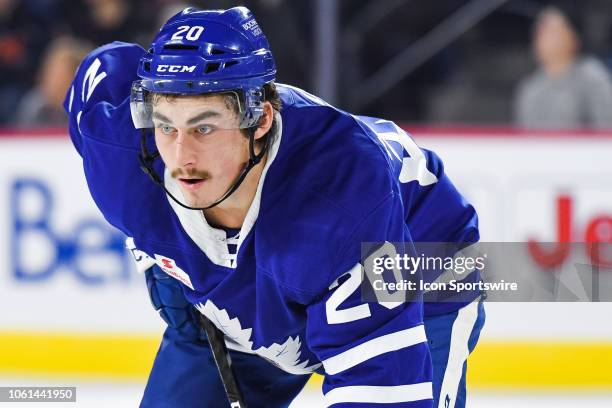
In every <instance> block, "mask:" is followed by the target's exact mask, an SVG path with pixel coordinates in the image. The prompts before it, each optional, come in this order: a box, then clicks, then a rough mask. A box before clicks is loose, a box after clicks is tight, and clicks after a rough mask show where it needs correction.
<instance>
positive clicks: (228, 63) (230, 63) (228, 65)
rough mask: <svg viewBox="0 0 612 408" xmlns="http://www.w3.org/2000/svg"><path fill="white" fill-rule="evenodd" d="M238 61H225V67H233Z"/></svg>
mask: <svg viewBox="0 0 612 408" xmlns="http://www.w3.org/2000/svg"><path fill="white" fill-rule="evenodd" d="M237 63H238V61H228V62H226V63H225V68H229V67H232V66H234V65H236V64H237Z"/></svg>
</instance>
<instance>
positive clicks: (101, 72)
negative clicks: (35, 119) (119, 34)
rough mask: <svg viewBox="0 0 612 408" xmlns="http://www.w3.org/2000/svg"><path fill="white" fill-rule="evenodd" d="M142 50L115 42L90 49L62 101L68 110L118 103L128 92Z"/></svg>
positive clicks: (128, 44)
mask: <svg viewBox="0 0 612 408" xmlns="http://www.w3.org/2000/svg"><path fill="white" fill-rule="evenodd" d="M143 54H144V49H143V48H142V47H141V46H139V45H137V44H131V43H125V42H119V41H115V42H112V43H109V44H106V45H103V46H101V47H98V48H96V49H95V50H93V51H92V52H90V53H89V54H88V55H87V56H86V57H85V58H84V59H83V61H82V62H81V64H80V65H79V68H78V69H77V72H76V75H75V77H74V80H73V82H72V84H71V87H70V89H69V93H68V95H67V98H66V101H65V108H66V111H67V112H69V113H70V112H73V111H77V112H80V111H84V110H86V109H87V108H88V107H90V106H93V105H95V104H96V103H97V102H101V101H104V102H108V103H110V104H112V105H115V106H116V105H118V104H120V103H121V102H122V101H123V100H124V99H125V98H126V97H127V96H129V93H130V85H131V83H132V82H133V81H134V80H135V79H136V71H137V68H138V63H139V61H140V58H141V57H142V55H143Z"/></svg>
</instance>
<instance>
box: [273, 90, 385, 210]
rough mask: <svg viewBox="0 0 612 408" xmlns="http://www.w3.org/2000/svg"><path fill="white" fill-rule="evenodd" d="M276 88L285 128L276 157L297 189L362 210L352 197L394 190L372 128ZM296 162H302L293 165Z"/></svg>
mask: <svg viewBox="0 0 612 408" xmlns="http://www.w3.org/2000/svg"><path fill="white" fill-rule="evenodd" d="M278 89H279V94H280V95H281V100H282V104H283V109H282V111H281V116H282V121H283V126H282V129H283V130H282V141H281V145H280V148H279V152H278V155H277V160H279V159H280V160H279V161H282V162H287V164H288V166H289V167H290V168H289V169H288V170H289V171H290V172H291V173H292V174H294V176H295V178H294V179H295V180H300V182H299V184H300V186H301V187H303V188H310V189H312V190H314V191H316V192H317V193H318V194H319V195H322V196H325V197H326V199H327V200H329V201H331V202H334V203H336V204H337V205H339V206H343V207H345V208H349V207H350V208H355V207H363V210H364V211H365V210H366V209H367V206H368V202H367V200H361V201H356V200H355V199H354V197H355V196H360V195H363V194H367V193H370V194H371V195H372V196H380V195H381V194H385V193H389V192H390V191H391V190H392V189H393V185H394V184H395V182H394V179H393V174H392V169H391V167H390V162H389V159H388V157H387V154H386V153H385V149H384V147H383V146H382V145H381V142H380V140H379V137H378V135H377V133H376V129H373V128H371V127H369V126H368V124H367V123H366V122H364V121H363V119H362V118H360V117H358V116H355V115H353V114H350V113H348V112H346V111H343V110H341V109H338V108H336V107H334V106H332V105H330V104H328V103H327V102H325V101H324V100H322V99H320V98H318V97H316V96H314V95H312V94H310V93H308V92H306V91H303V90H301V89H299V88H295V87H291V86H287V85H280V86H279V87H278ZM298 162H299V163H302V164H303V165H301V166H295V165H294V164H295V163H298ZM332 175H333V177H332ZM359 215H363V213H361V212H359Z"/></svg>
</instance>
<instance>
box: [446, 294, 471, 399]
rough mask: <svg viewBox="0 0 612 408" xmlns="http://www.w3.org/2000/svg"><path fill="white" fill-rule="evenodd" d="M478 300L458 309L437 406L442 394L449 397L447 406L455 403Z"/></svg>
mask: <svg viewBox="0 0 612 408" xmlns="http://www.w3.org/2000/svg"><path fill="white" fill-rule="evenodd" d="M479 301H480V299H476V300H474V301H473V302H472V303H470V304H469V305H467V306H465V307H463V308H461V309H459V312H458V313H457V318H456V319H455V321H454V322H453V328H452V331H451V340H450V347H449V353H448V361H447V363H446V370H445V371H444V379H443V380H442V386H441V389H440V395H441V396H442V397H441V398H440V403H439V407H443V406H444V405H443V403H444V400H445V399H446V398H444V397H443V396H445V395H448V396H449V398H450V401H451V403H450V405H449V406H453V405H454V403H455V398H456V397H457V389H458V387H459V381H461V377H462V376H463V364H464V363H465V360H467V358H468V356H469V354H470V350H469V344H468V343H469V341H470V336H471V334H472V330H474V325H475V324H476V319H478V303H479Z"/></svg>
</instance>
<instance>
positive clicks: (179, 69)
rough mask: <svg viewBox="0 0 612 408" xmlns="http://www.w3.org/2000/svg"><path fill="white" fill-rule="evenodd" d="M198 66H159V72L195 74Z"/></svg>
mask: <svg viewBox="0 0 612 408" xmlns="http://www.w3.org/2000/svg"><path fill="white" fill-rule="evenodd" d="M196 66H197V65H163V64H160V65H158V66H157V72H193V71H195V69H196Z"/></svg>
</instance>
